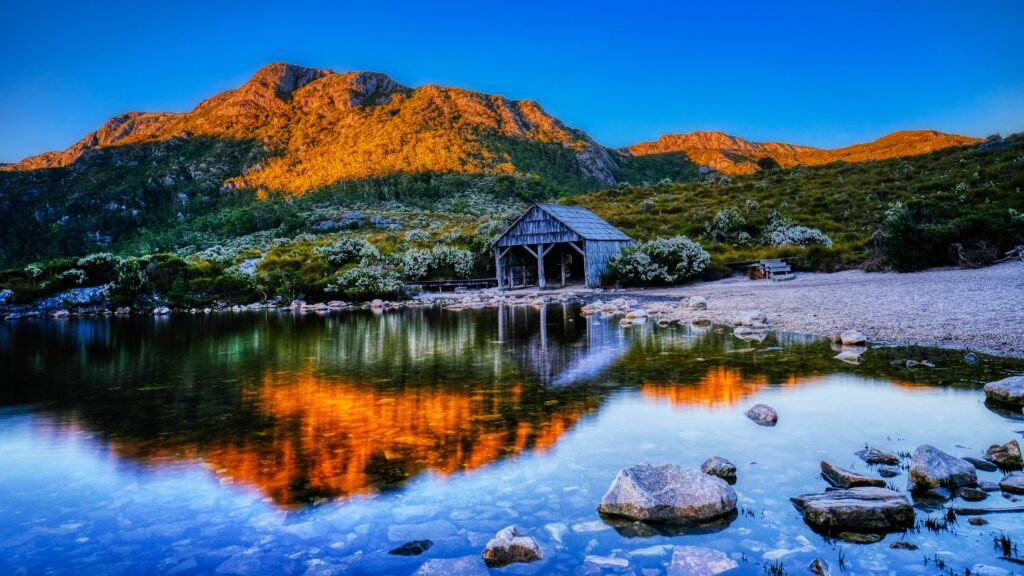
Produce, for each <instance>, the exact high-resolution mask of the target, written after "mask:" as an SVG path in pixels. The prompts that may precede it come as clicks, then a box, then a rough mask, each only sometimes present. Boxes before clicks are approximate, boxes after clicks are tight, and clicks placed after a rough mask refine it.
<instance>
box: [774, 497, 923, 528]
mask: <svg viewBox="0 0 1024 576" xmlns="http://www.w3.org/2000/svg"><path fill="white" fill-rule="evenodd" d="M791 500H792V501H793V503H794V504H795V505H796V507H797V508H798V509H799V510H800V511H801V512H803V515H804V519H805V520H806V521H807V522H808V523H810V524H811V525H812V526H815V527H817V528H820V529H827V530H832V529H840V530H853V531H879V530H881V531H887V530H899V529H904V528H909V527H911V526H913V525H914V507H913V506H911V504H910V501H909V500H908V499H907V497H906V496H904V495H903V494H900V493H899V492H895V491H893V490H889V489H888V488H875V487H860V488H850V489H847V490H829V491H826V492H820V493H816V494H804V495H803V496H797V497H796V498H791Z"/></svg>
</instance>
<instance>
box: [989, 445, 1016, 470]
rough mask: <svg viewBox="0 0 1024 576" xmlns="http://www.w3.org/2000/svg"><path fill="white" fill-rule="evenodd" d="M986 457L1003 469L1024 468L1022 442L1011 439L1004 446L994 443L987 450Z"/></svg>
mask: <svg viewBox="0 0 1024 576" xmlns="http://www.w3.org/2000/svg"><path fill="white" fill-rule="evenodd" d="M985 459H986V460H988V461H989V462H992V463H994V464H996V465H997V466H999V467H1000V468H1002V469H1003V470H1020V469H1021V468H1024V460H1022V459H1021V455H1020V444H1018V443H1017V441H1016V440H1010V441H1009V442H1007V443H1006V444H1003V445H1002V446H1000V445H998V444H993V445H992V446H989V448H988V450H986V451H985Z"/></svg>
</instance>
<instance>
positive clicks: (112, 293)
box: [107, 258, 149, 306]
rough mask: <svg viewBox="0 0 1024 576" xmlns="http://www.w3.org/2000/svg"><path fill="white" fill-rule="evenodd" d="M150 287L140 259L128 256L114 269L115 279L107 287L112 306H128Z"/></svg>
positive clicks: (108, 298)
mask: <svg viewBox="0 0 1024 576" xmlns="http://www.w3.org/2000/svg"><path fill="white" fill-rule="evenodd" d="M147 288H149V278H147V277H146V271H145V270H143V268H142V266H141V265H140V264H139V261H138V260H137V259H135V258H126V259H124V260H122V261H120V262H118V264H117V267H116V268H115V269H114V281H113V282H111V283H110V286H108V287H107V300H109V301H110V304H111V305H112V306H127V305H130V304H134V303H135V300H136V299H137V298H138V297H139V296H140V295H142V293H143V292H145V291H146V289H147Z"/></svg>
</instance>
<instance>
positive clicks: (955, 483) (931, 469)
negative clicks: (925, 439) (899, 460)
mask: <svg viewBox="0 0 1024 576" xmlns="http://www.w3.org/2000/svg"><path fill="white" fill-rule="evenodd" d="M909 481H910V486H909V488H910V489H911V490H920V491H926V490H928V489H929V488H936V487H945V488H950V489H956V488H959V487H960V486H971V485H973V484H975V483H977V481H978V475H977V474H976V473H975V470H974V465H973V464H971V463H970V462H968V461H966V460H963V459H962V458H956V457H954V456H950V455H949V454H946V453H945V452H943V451H942V450H939V449H938V448H936V447H934V446H930V445H928V444H922V445H921V446H918V447H917V450H915V451H914V457H913V458H912V459H911V460H910V473H909Z"/></svg>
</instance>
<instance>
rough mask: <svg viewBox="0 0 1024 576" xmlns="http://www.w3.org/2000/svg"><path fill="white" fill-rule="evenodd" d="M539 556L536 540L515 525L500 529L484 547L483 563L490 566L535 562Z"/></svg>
mask: <svg viewBox="0 0 1024 576" xmlns="http://www.w3.org/2000/svg"><path fill="white" fill-rule="evenodd" d="M540 558H541V552H540V545H539V544H537V541H536V540H534V539H533V537H531V536H527V535H526V533H524V532H522V531H521V530H520V529H519V527H518V526H515V525H512V526H508V527H506V528H503V529H502V530H500V531H499V532H498V533H497V534H496V535H495V536H494V538H492V539H491V541H490V542H488V543H487V546H486V548H484V563H485V564H487V566H488V567H491V568H496V567H500V566H505V565H507V564H513V563H516V562H536V561H537V560H540Z"/></svg>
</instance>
